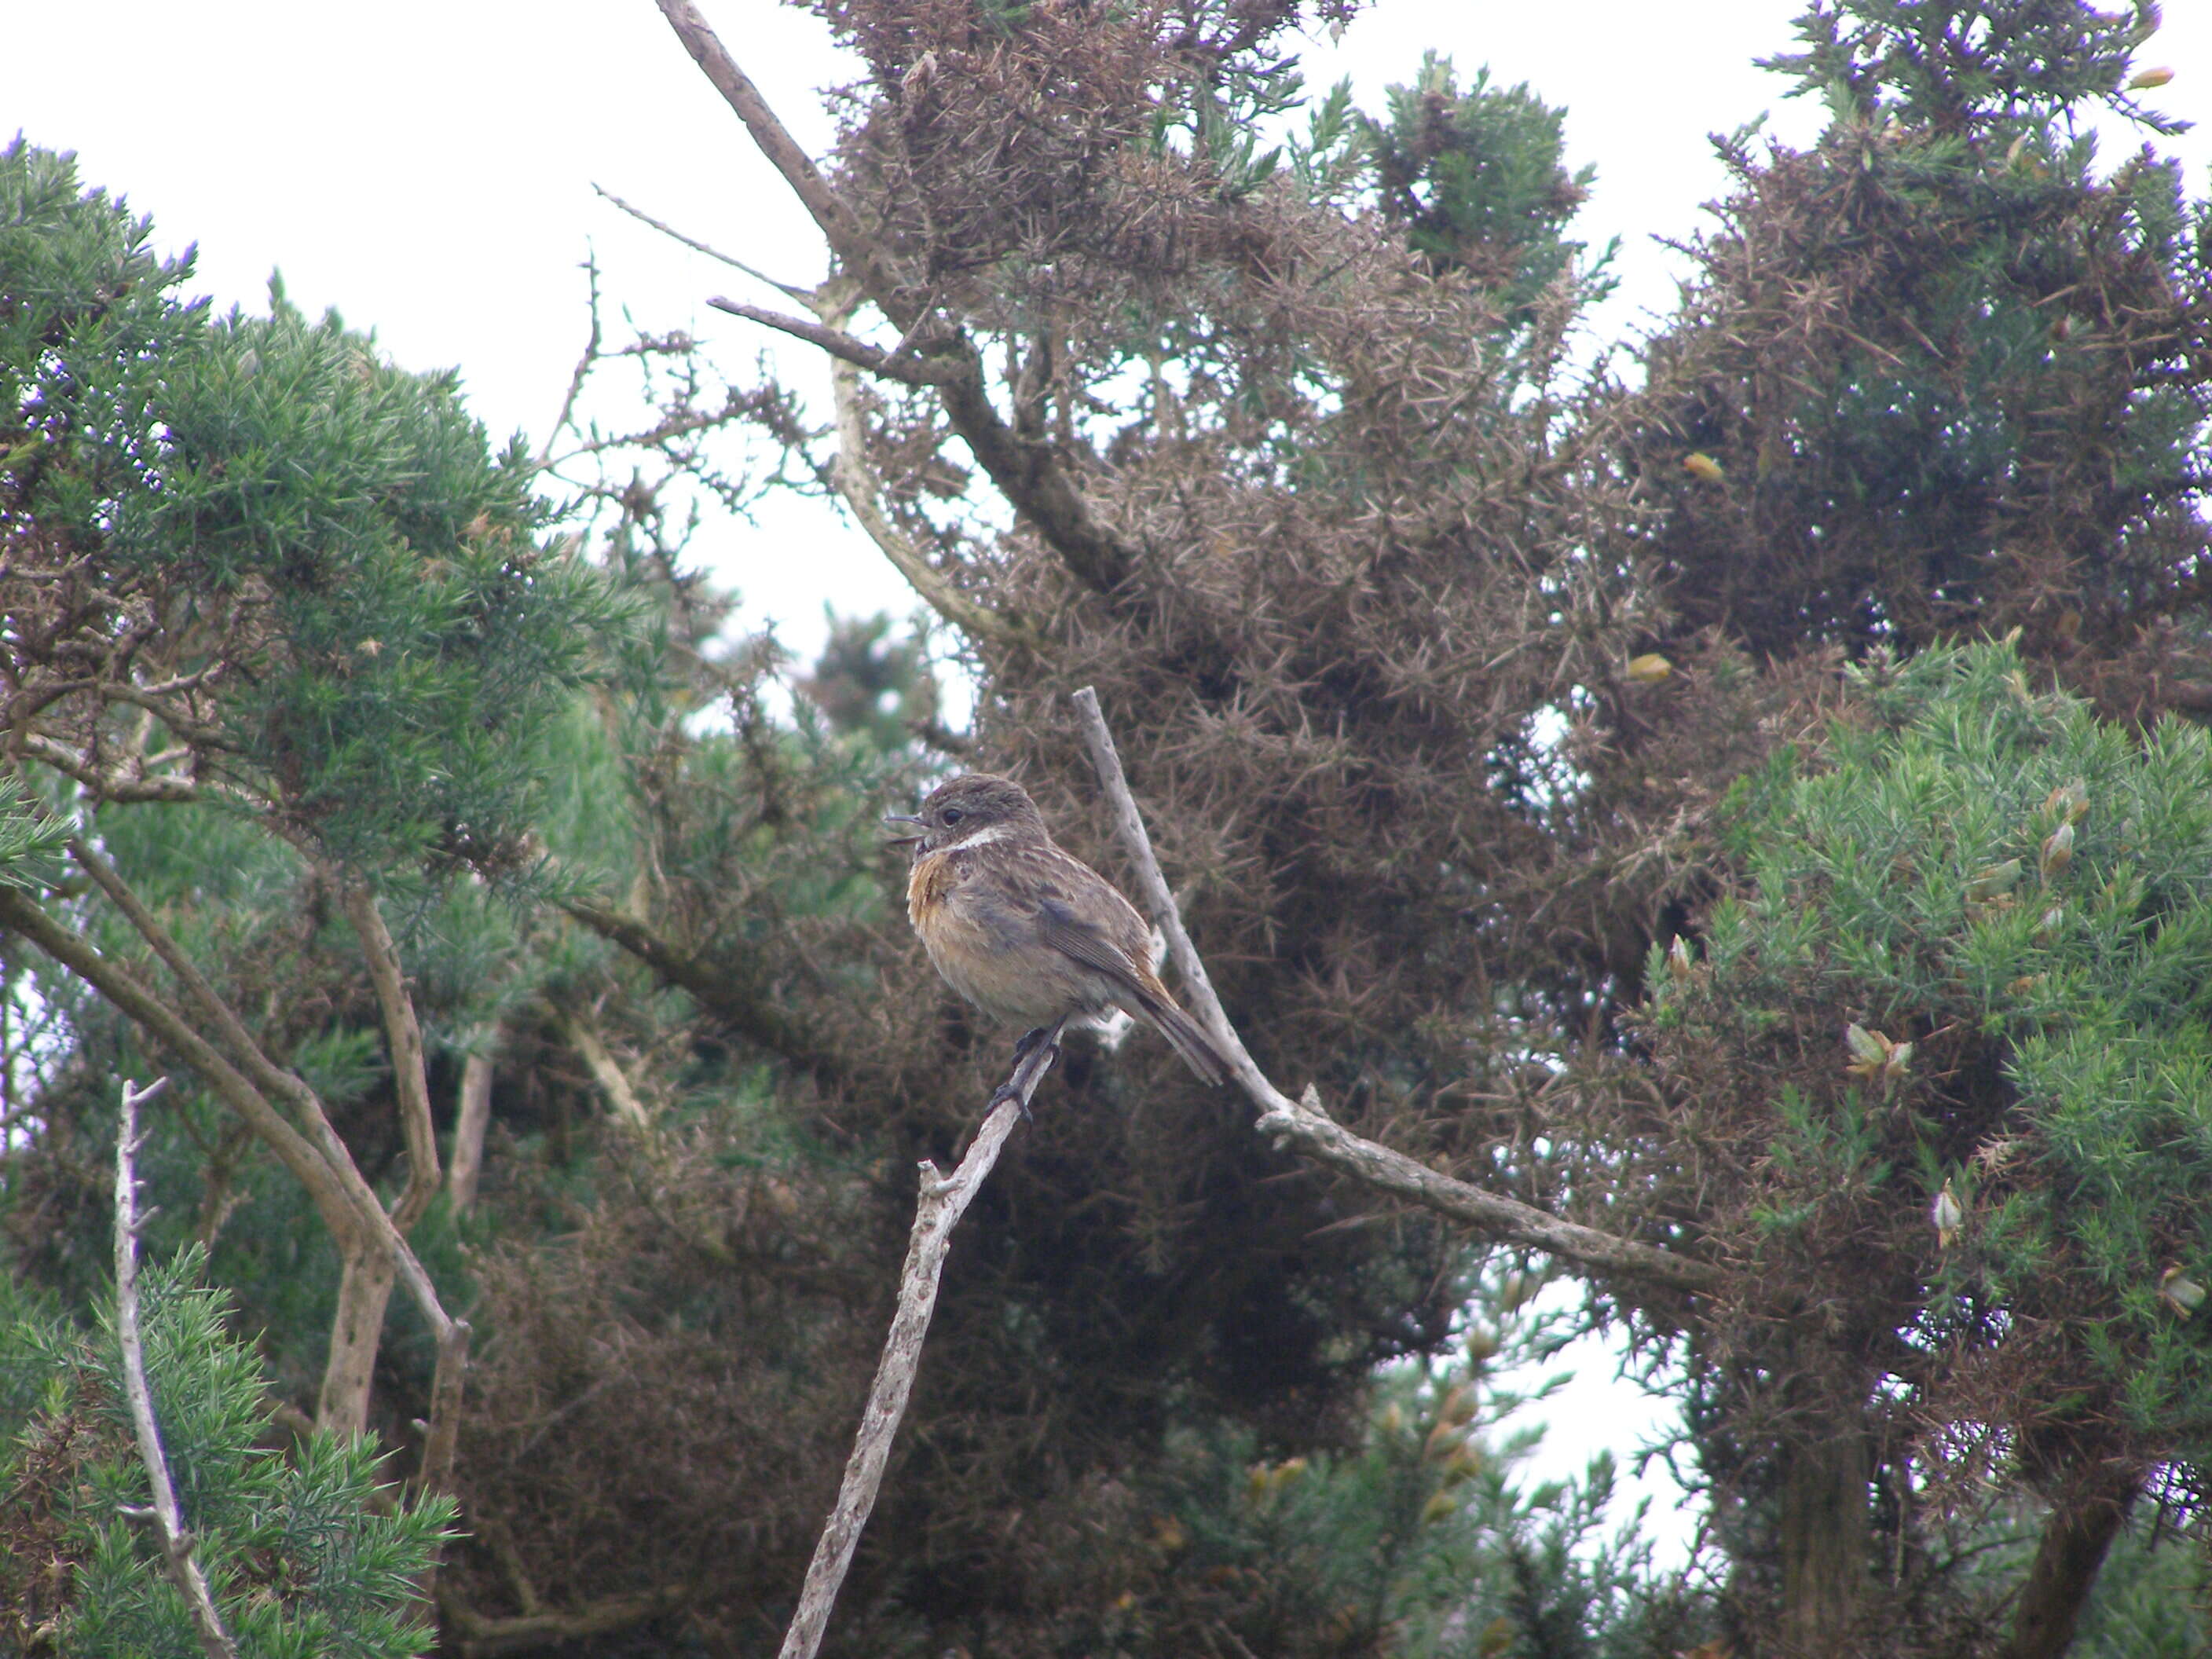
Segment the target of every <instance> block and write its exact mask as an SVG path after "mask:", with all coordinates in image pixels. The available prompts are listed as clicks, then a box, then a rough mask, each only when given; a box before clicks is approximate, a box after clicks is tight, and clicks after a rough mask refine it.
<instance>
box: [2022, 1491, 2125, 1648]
mask: <svg viewBox="0 0 2212 1659" xmlns="http://www.w3.org/2000/svg"><path fill="white" fill-rule="evenodd" d="M2136 1485H2137V1478H2136V1474H2134V1472H2133V1471H2131V1470H2112V1469H2106V1470H2100V1471H2099V1474H2098V1476H2097V1478H2095V1479H2093V1480H2089V1481H2087V1482H2085V1483H2084V1485H2083V1486H2082V1487H2081V1489H2079V1490H2077V1491H2075V1492H2068V1493H2066V1494H2063V1496H2062V1497H2061V1498H2059V1499H2058V1500H2057V1502H2056V1503H2054V1504H2052V1505H2051V1515H2050V1516H2049V1518H2048V1519H2046V1520H2045V1522H2044V1523H2043V1538H2042V1541H2040V1542H2039V1543H2038V1544H2037V1545H2036V1547H2035V1561H2034V1564H2033V1565H2032V1566H2030V1567H2029V1568H2028V1570H2027V1583H2026V1584H2025V1585H2023V1586H2022V1587H2021V1593H2020V1608H2019V1611H2018V1612H2016V1613H2015V1614H2014V1615H2013V1623H2012V1639H2011V1640H2010V1641H2008V1642H2007V1643H2006V1644H2005V1650H2004V1651H2005V1659H2057V1656H2059V1655H2060V1654H2063V1653H2064V1652H2065V1651H2066V1650H2067V1649H2068V1648H2069V1646H2071V1645H2072V1644H2073V1641H2074V1626H2075V1621H2076V1620H2079V1619H2080V1618H2081V1604H2082V1603H2083V1602H2085V1601H2087V1600H2088V1599H2089V1591H2090V1589H2092V1588H2093V1586H2094V1585H2095V1583H2096V1582H2097V1573H2098V1571H2099V1570H2100V1568H2102V1567H2103V1566H2104V1565H2105V1553H2106V1551H2107V1550H2109V1549H2111V1548H2112V1540H2113V1539H2114V1538H2115V1537H2117V1536H2118V1534H2119V1530H2120V1522H2122V1521H2124V1519H2126V1517H2127V1512H2128V1501H2129V1500H2130V1498H2133V1497H2134V1496H2135V1494H2136Z"/></svg>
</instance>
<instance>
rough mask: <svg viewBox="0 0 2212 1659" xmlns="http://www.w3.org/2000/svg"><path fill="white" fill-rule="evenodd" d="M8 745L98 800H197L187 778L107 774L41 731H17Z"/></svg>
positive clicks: (197, 794)
mask: <svg viewBox="0 0 2212 1659" xmlns="http://www.w3.org/2000/svg"><path fill="white" fill-rule="evenodd" d="M9 746H10V747H11V748H13V749H14V750H15V752H16V753H17V754H20V755H27V756H28V757H30V758H31V759H33V760H39V761H44V762H45V763H46V764H47V765H49V766H51V767H52V768H53V769H54V770H56V771H57V772H60V773H63V774H64V775H67V776H69V777H71V778H74V779H76V781H77V782H79V783H81V784H82V785H83V786H84V787H86V788H87V789H88V790H90V791H91V792H92V793H93V794H94V796H96V797H97V798H98V799H101V800H112V801H148V800H156V801H181V800H197V799H199V798H200V786H199V785H198V784H197V783H196V782H194V781H192V780H191V779H190V778H180V777H176V776H174V775H171V774H168V773H155V774H154V775H151V776H148V775H145V774H144V773H142V772H138V771H137V770H136V769H133V770H132V771H131V772H127V773H126V772H114V771H110V770H107V769H104V768H101V767H98V766H95V765H94V764H93V763H91V762H90V761H88V760H87V759H86V758H85V757H83V756H82V755H80V754H78V753H77V751H76V750H74V749H72V748H70V746H69V745H68V744H65V743H60V742H58V741H56V740H55V739H54V738H49V737H47V736H46V735H45V734H44V733H43V732H28V731H22V730H18V731H16V732H14V733H13V734H12V735H11V736H10V738H9Z"/></svg>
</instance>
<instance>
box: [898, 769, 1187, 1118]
mask: <svg viewBox="0 0 2212 1659" xmlns="http://www.w3.org/2000/svg"><path fill="white" fill-rule="evenodd" d="M884 822H886V823H902V824H912V825H914V826H915V831H916V833H915V834H913V835H910V836H900V837H899V838H898V839H897V840H896V841H895V842H893V843H892V845H894V846H898V847H911V848H914V871H913V873H912V874H911V875H909V876H908V878H907V884H906V913H907V916H908V920H909V921H912V922H913V923H914V931H915V933H919V934H920V935H921V943H922V946H923V948H924V949H925V950H927V951H928V952H929V959H930V961H931V962H932V963H934V964H936V968H937V971H938V972H939V973H940V974H942V975H944V976H945V983H946V984H948V985H950V986H951V987H952V988H953V989H954V990H956V991H957V992H958V993H959V994H961V995H962V996H963V997H965V998H967V1000H969V1001H970V1002H972V1003H974V1004H975V1006H977V1007H978V1008H980V1009H981V1010H982V1011H983V1012H985V1013H987V1014H988V1015H990V1016H991V1017H992V1018H994V1019H1000V1020H1005V1021H1007V1022H1009V1023H1010V1024H1025V1025H1028V1026H1030V1027H1032V1028H1034V1029H1032V1030H1030V1033H1029V1034H1028V1035H1027V1036H1024V1038H1023V1039H1022V1048H1021V1049H1020V1050H1018V1052H1026V1051H1027V1049H1028V1048H1029V1047H1030V1045H1031V1044H1033V1043H1034V1042H1036V1041H1037V1040H1039V1039H1040V1038H1041V1037H1042V1036H1043V1034H1044V1032H1045V1031H1046V1030H1048V1029H1049V1028H1050V1027H1051V1026H1052V1025H1054V1024H1055V1023H1056V1022H1058V1021H1060V1020H1062V1019H1066V1018H1078V1019H1082V1020H1085V1021H1086V1022H1095V1021H1097V1020H1098V1019H1099V1018H1102V1017H1103V1016H1105V1015H1107V1014H1109V1013H1110V1012H1112V1011H1113V1010H1114V1009H1115V1008H1120V1009H1123V1010H1125V1011H1126V1012H1128V1013H1130V1014H1133V1015H1134V1016H1135V1017H1136V1018H1139V1019H1141V1020H1143V1021H1144V1022H1145V1023H1146V1024H1148V1025H1150V1026H1151V1027H1152V1029H1153V1030H1156V1031H1158V1033H1159V1034H1160V1035H1161V1036H1164V1037H1165V1038H1166V1039H1167V1040H1168V1042H1170V1044H1171V1045H1172V1046H1173V1047H1174V1048H1175V1051H1176V1053H1177V1054H1181V1055H1182V1057H1183V1060H1184V1061H1185V1062H1186V1063H1187V1064H1188V1066H1190V1069H1191V1070H1192V1071H1194V1072H1195V1073H1198V1074H1199V1076H1200V1077H1201V1078H1203V1079H1206V1082H1208V1083H1212V1084H1221V1083H1225V1082H1226V1081H1228V1079H1229V1062H1228V1061H1227V1060H1225V1059H1224V1058H1223V1057H1222V1054H1221V1051H1220V1049H1219V1048H1217V1047H1215V1046H1214V1042H1213V1040H1212V1038H1211V1037H1209V1036H1206V1032H1205V1030H1203V1029H1202V1028H1201V1027H1200V1025H1199V1024H1198V1022H1197V1021H1196V1020H1194V1019H1193V1018H1191V1017H1190V1016H1189V1015H1188V1014H1187V1013H1185V1012H1183V1011H1182V1009H1181V1008H1180V1007H1178V1006H1176V1000H1175V999H1174V998H1173V997H1172V996H1170V995H1169V994H1168V988H1167V987H1166V986H1164V985H1163V984H1161V983H1160V976H1159V975H1158V974H1156V973H1155V972H1153V971H1152V929H1150V928H1149V927H1146V926H1145V920H1144V918H1143V917H1142V916H1140V915H1138V914H1137V912H1136V908H1135V907H1134V906H1133V905H1132V904H1131V903H1130V902H1129V901H1128V900H1127V899H1125V898H1123V897H1122V896H1121V894H1119V893H1118V892H1116V891H1115V890H1114V884H1112V883H1111V882H1109V881H1108V880H1107V879H1106V878H1105V877H1103V876H1102V875H1100V874H1099V873H1098V872H1097V871H1096V870H1093V869H1092V868H1091V866H1089V865H1087V864H1085V863H1084V862H1083V860H1080V859H1079V858H1076V857H1074V856H1073V855H1072V854H1067V853H1065V852H1063V851H1061V850H1060V848H1059V847H1057V846H1056V845H1054V842H1053V839H1052V832H1051V831H1049V830H1048V829H1046V828H1045V827H1044V817H1043V815H1042V813H1040V812H1039V811H1037V809H1036V802H1035V801H1033V800H1031V799H1030V798H1029V793H1028V792H1027V791H1026V790H1024V788H1023V787H1021V785H1019V784H1018V783H1016V782H1014V781H1013V780H1012V779H1011V778H999V777H993V776H990V775H988V774H987V773H981V772H978V773H974V774H971V775H969V776H967V777H963V778H955V779H953V780H952V781H951V782H950V783H947V784H945V785H943V786H941V787H939V788H938V789H937V790H936V791H935V792H933V793H932V794H931V795H930V797H929V799H927V800H925V801H924V802H922V804H921V816H919V817H902V816H900V815H899V814H896V813H885V814H884Z"/></svg>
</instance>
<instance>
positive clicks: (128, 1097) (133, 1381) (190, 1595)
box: [115, 1077, 238, 1659]
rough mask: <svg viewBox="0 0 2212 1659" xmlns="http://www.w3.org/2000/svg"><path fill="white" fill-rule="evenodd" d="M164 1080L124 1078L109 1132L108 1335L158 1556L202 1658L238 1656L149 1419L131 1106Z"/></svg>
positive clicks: (135, 1125)
mask: <svg viewBox="0 0 2212 1659" xmlns="http://www.w3.org/2000/svg"><path fill="white" fill-rule="evenodd" d="M168 1085H169V1079H167V1078H165V1077H164V1078H156V1079H155V1080H154V1081H153V1082H152V1083H151V1084H149V1085H148V1086H147V1087H146V1088H144V1089H143V1090H141V1089H138V1088H137V1087H135V1086H134V1085H131V1084H130V1083H128V1082H125V1084H124V1085H123V1119H122V1122H121V1123H120V1125H118V1127H117V1129H116V1133H115V1336H116V1340H117V1342H118V1344H120V1346H121V1347H122V1349H123V1395H124V1398H125V1400H127V1401H129V1402H130V1406H131V1427H132V1428H133V1429H135V1430H137V1434H138V1456H139V1458H140V1461H142V1462H143V1463H144V1464H145V1465H146V1479H147V1482H148V1484H149V1486H152V1487H153V1490H154V1507H153V1510H152V1511H151V1513H150V1514H148V1515H146V1516H144V1517H143V1518H145V1519H148V1520H150V1521H151V1522H153V1525H154V1531H155V1535H156V1536H157V1537H158V1538H159V1539H160V1541H161V1559H163V1560H164V1561H165V1562H167V1565H168V1569H169V1577H170V1578H171V1579H173V1581H174V1582H175V1583H176V1586H177V1591H178V1593H179V1595H182V1596H183V1597H184V1598H185V1606H186V1607H188V1608H190V1609H191V1615H192V1629H193V1630H194V1631H195V1632H197V1634H198V1636H199V1638H200V1647H201V1649H202V1650H203V1651H204V1652H205V1653H206V1654H207V1656H208V1659H238V1648H237V1644H234V1642H232V1640H231V1639H230V1632H228V1631H227V1630H225V1629H224V1628H223V1627H222V1614H221V1613H217V1612H216V1607H215V1598H214V1596H212V1595H210V1594H209V1593H208V1584H207V1577H206V1575H204V1573H202V1572H201V1571H200V1564H199V1562H198V1561H197V1559H194V1557H193V1555H192V1535H191V1533H190V1532H188V1531H186V1530H185V1520H184V1514H183V1512H182V1511H181V1510H179V1509H178V1507H177V1488H176V1486H175V1483H174V1482H173V1481H172V1480H170V1479H169V1460H168V1459H167V1457H165V1456H164V1455H162V1453H161V1430H160V1427H159V1425H156V1424H155V1421H154V1394H153V1390H152V1389H149V1387H147V1384H146V1342H145V1338H144V1336H143V1334H142V1333H141V1332H140V1330H139V1328H138V1230H139V1229H140V1228H141V1227H142V1226H143V1225H145V1220H146V1218H143V1217H141V1216H140V1215H139V1213H138V1176H137V1171H136V1170H133V1169H132V1167H131V1159H132V1158H135V1157H137V1152H138V1144H139V1136H138V1108H139V1107H140V1106H141V1105H143V1104H144V1103H146V1102H147V1101H149V1100H151V1099H152V1098H153V1097H155V1095H158V1094H160V1093H161V1091H162V1090H164V1089H166V1088H167V1087H168ZM149 1214H150V1212H149Z"/></svg>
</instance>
